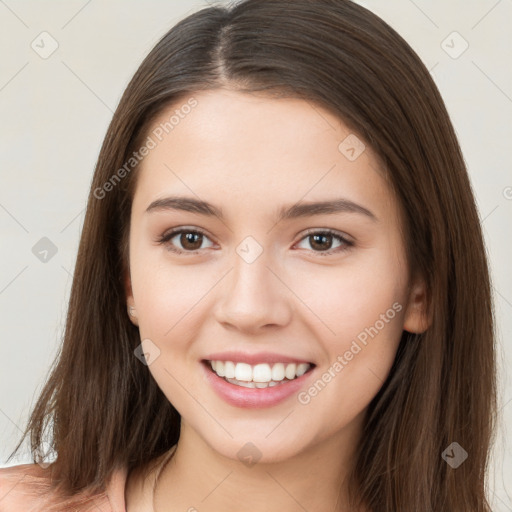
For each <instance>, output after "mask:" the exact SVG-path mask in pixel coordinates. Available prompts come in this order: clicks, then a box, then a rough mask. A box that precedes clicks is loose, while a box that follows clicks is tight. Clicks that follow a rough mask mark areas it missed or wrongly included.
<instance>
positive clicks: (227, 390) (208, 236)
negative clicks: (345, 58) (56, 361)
mask: <svg viewBox="0 0 512 512" xmlns="http://www.w3.org/2000/svg"><path fill="white" fill-rule="evenodd" d="M191 97H193V98H194V100H193V101H192V102H189V105H193V107H191V108H184V107H183V105H185V104H186V101H187V99H185V100H184V101H183V102H182V103H180V104H176V105H174V106H173V107H172V108H169V109H167V110H166V111H165V112H162V114H161V116H160V118H159V119H157V120H156V121H155V123H154V126H153V127H152V129H151V130H150V132H148V135H149V137H151V139H152V141H153V142H150V143H148V147H149V146H154V147H152V148H151V149H150V150H149V152H148V154H147V155H146V156H145V157H144V159H143V161H142V162H141V166H140V167H139V168H138V169H137V173H139V174H138V176H137V185H136V189H135V193H134V198H133V203H132V211H131V225H130V245H129V257H130V275H129V276H126V287H127V300H128V305H129V306H131V307H133V308H134V310H133V315H132V316H131V319H132V321H133V323H134V324H136V325H138V326H139V330H140V336H141V340H144V342H143V347H144V351H145V352H146V353H147V354H148V358H149V366H148V369H149V371H150V372H151V374H152V376H153V377H154V379H155V380H156V382H157V383H158V385H159V387H160V388H161V389H162V391H163V392H164V394H165V395H166V396H167V398H168V399H169V400H170V401H171V402H172V404H173V405H174V406H175V408H176V409H177V410H178V412H179V413H180V414H181V416H182V422H184V424H185V425H186V426H187V428H189V427H190V428H192V429H193V430H194V431H195V432H196V433H197V435H198V436H200V437H201V438H202V439H203V440H204V441H205V443H206V444H207V445H209V446H210V447H211V448H213V449H214V450H216V451H217V452H219V453H221V454H223V455H224V456H226V457H230V458H233V459H235V458H236V457H237V453H238V451H239V450H240V448H241V447H242V446H244V445H245V443H246V442H248V441H250V442H252V443H253V444H254V445H255V446H256V447H257V448H258V450H259V451H260V452H261V456H262V459H261V460H262V461H265V460H268V461H270V460H273V461H276V460H284V459H287V458H289V457H292V456H294V455H296V454H298V453H299V452H302V451H305V450H307V449H309V448H311V447H313V446H315V445H316V444H318V443H321V442H323V441H327V440H329V439H335V438H337V437H340V436H343V433H344V432H346V431H348V430H349V429H350V428H351V426H353V425H354V424H355V422H356V421H358V420H360V418H361V417H362V415H363V413H364V411H365V410H366V408H367V406H368V404H369V403H370V401H371V400H372V398H373V397H374V396H375V395H376V393H377V392H378V391H379V389H380V388H381V386H382V384H383V382H384V381H385V379H386V377H387V375H388V373H389V370H390V368H391V365H392V363H393V360H394V357H395V353H396V350H397V347H398V344H399V341H400V337H401V335H402V331H403V330H404V329H406V330H409V331H411V332H420V331H422V330H424V329H425V328H426V324H425V320H424V315H423V312H422V297H423V287H422V286H421V283H420V284H418V283H411V282H409V281H408V278H407V276H408V272H407V262H406V260H405V252H404V243H403V240H402V239H401V235H400V217H399V210H398V205H397V203H396V200H395V198H394V197H393V195H392V192H391V190H390V188H389V186H388V184H387V182H386V180H385V179H384V175H383V171H382V169H381V168H380V167H379V162H378V160H377V158H376V156H375V155H374V154H373V153H372V150H371V148H370V147H369V146H368V145H366V146H365V147H364V146H362V145H361V144H362V142H361V141H360V140H359V139H357V138H355V135H354V134H352V133H351V131H350V130H349V129H348V128H347V127H346V126H345V125H344V124H343V123H342V122H341V121H340V120H339V119H338V118H337V117H336V116H334V115H333V114H331V113H329V112H328V111H326V110H324V109H322V108H320V107H318V106H315V107H313V106H312V105H311V104H310V103H309V102H305V101H303V100H298V99H269V98H264V97H262V96H257V95H248V94H243V93H239V92H234V91H228V90H215V91H201V92H199V93H196V94H193V95H191ZM176 110H178V111H179V113H180V115H177V116H175V118H174V121H173V127H172V130H170V129H169V125H167V131H168V133H166V132H165V130H162V124H163V123H165V122H169V119H170V117H171V116H172V115H173V114H174V112H175V111H176ZM162 132H163V133H162ZM347 137H348V139H347ZM160 139H161V140H160ZM148 140H149V139H148ZM153 143H155V144H153ZM169 198H174V199H176V198H178V199H179V198H186V199H189V202H181V203H180V202H179V201H170V200H169ZM333 201H334V202H337V207H335V206H336V203H333V204H331V206H325V205H324V207H320V206H317V207H316V208H313V207H310V205H311V204H312V203H324V202H333ZM194 202H206V203H208V204H209V205H210V208H207V207H205V206H204V205H203V206H197V205H196V206H193V203H194ZM308 205H309V206H308ZM333 205H334V206H333ZM283 212H287V213H284V214H283ZM280 214H283V215H280ZM227 351H229V352H234V353H235V354H236V355H238V356H239V358H240V361H246V362H249V363H252V364H251V365H250V366H249V368H250V370H251V372H252V373H251V375H252V376H253V378H256V375H255V374H256V373H258V372H259V373H258V375H263V376H264V375H265V374H266V372H267V369H266V368H265V364H264V362H265V361H267V364H268V368H269V370H270V375H271V377H272V378H274V377H275V382H280V384H277V385H274V386H271V387H267V388H265V389H263V388H254V389H253V388H251V389H249V388H247V387H243V386H242V387H241V386H237V385H235V384H231V383H228V382H226V381H225V380H224V379H223V378H222V377H218V376H216V375H215V374H213V372H212V371H211V367H210V365H208V364H207V363H205V362H204V361H205V360H210V359H211V356H212V354H214V353H220V352H227ZM251 356H255V358H253V359H251ZM265 356H271V357H270V359H268V360H267V359H265ZM272 356H274V360H273V362H272ZM221 357H222V358H224V359H225V361H227V360H231V361H233V358H235V356H233V355H231V356H229V359H228V356H225V355H223V356H221ZM258 358H260V360H259V359H258ZM287 359H288V361H287ZM282 360H284V361H282ZM279 361H281V362H282V363H283V364H282V367H283V369H284V371H285V372H286V371H287V368H288V367H289V365H290V364H291V363H290V361H297V362H298V363H299V362H300V361H302V370H305V369H306V370H307V371H306V373H304V374H303V375H302V376H300V378H295V379H292V380H291V381H290V382H288V381H285V382H284V383H283V381H279V380H278V378H279V373H280V371H281V370H280V367H277V368H278V369H277V370H275V373H272V372H273V370H274V369H273V367H274V366H276V365H279V364H280V363H279ZM304 362H307V363H312V365H311V367H309V366H304ZM284 363H286V364H284ZM141 364H142V363H141ZM216 365H217V370H218V371H219V372H220V373H221V374H222V373H223V372H224V373H225V372H228V371H231V369H230V370H228V366H229V363H228V364H223V365H221V366H222V367H223V369H220V370H219V366H218V363H216ZM232 366H234V365H232ZM232 366H230V368H231V367H232ZM238 366H240V368H241V369H240V368H238ZM256 366H259V370H256ZM297 369H298V367H296V370H297ZM246 370H247V365H237V366H236V367H235V371H236V372H237V373H236V376H237V378H239V380H243V379H245V378H247V377H246V374H244V372H245V371H246ZM288 371H289V372H293V368H292V369H289V368H288ZM299 373H300V372H299ZM290 375H291V376H293V375H292V373H290ZM249 378H250V377H249ZM258 379H259V377H258ZM281 386H282V388H281ZM288 388H289V389H288ZM292 412H293V414H291V413H292ZM182 425H183V424H182ZM276 425H279V426H278V427H276ZM182 428H183V426H182Z"/></svg>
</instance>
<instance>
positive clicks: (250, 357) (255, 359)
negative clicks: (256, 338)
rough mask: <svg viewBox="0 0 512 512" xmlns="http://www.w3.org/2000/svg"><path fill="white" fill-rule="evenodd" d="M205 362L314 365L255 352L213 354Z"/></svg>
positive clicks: (277, 355) (299, 360)
mask: <svg viewBox="0 0 512 512" xmlns="http://www.w3.org/2000/svg"><path fill="white" fill-rule="evenodd" d="M205 360H207V361H232V362H233V363H247V364H250V365H252V366H253V365H256V364H258V363H268V364H272V363H298V364H301V363H309V364H311V365H314V363H312V362H311V361H306V360H305V359H300V358H297V357H290V356H285V355H283V354H275V353H272V352H257V353H255V354H247V353H244V352H240V351H228V352H215V353H214V354H210V355H208V356H206V357H205Z"/></svg>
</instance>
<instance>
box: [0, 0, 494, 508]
mask: <svg viewBox="0 0 512 512" xmlns="http://www.w3.org/2000/svg"><path fill="white" fill-rule="evenodd" d="M493 329H494V327H493V307H492V303H491V295H490V282H489V272H488V264H487V261H486V254H485V248H484V243H483V237H482V232H481V228H480V224H479V218H478V214H477V210H476V207H475V200H474V197H473V194H472V191H471V187H470V182H469V179H468V175H467V171H466V169H465V165H464V161H463V158H462V155H461V152H460V148H459V145H458V142H457V140H456V137H455V134H454V130H453V127H452V125H451V123H450V120H449V117H448V114H447V112H446V109H445V106H444V104H443V101H442V99H441V97H440V95H439V92H438V90H437V88H436V86H435V84H434V82H433V81H432V79H431V77H430V75H429V72H428V71H427V69H425V66H424V65H423V64H422V63H421V61H420V59H419V58H418V57H417V55H416V54H415V53H414V52H413V51H412V50H411V48H410V47H409V46H408V44H407V43H406V42H405V41H404V40H403V39H402V38H401V37H400V36H399V35H398V34H397V33H396V32H395V31H394V30H393V29H391V28H390V27H389V26H388V25H387V24H386V23H384V22H383V21H382V20H380V19H379V18H378V17H376V16H375V15H373V14H372V13H371V12H369V11H368V10H366V9H364V8H363V7H360V6H358V5H356V4H354V3H352V2H349V1H345V0H314V1H313V0H296V1H294V2H288V1H285V0H271V1H270V0H245V1H242V2H239V3H238V4H236V5H234V6H231V7H230V8H224V7H211V8H207V9H203V10H201V11H199V12H197V13H195V14H193V15H191V16H189V17H187V18H186V19H184V20H183V21H181V22H180V23H178V24H177V25H176V26H175V27H174V28H172V30H170V31H169V32H168V33H167V34H166V35H165V36H164V37H163V38H162V39H161V41H159V43H158V44H157V45H156V47H155V48H154V49H153V50H152V51H151V53H150V54H149V55H148V57H147V58H146V59H145V60H144V62H143V63H142V65H141V66H140V68H139V69H138V71H137V72H136V74H135V76H134V77H133V79H132V81H131V82H130V84H129V85H128V87H127V89H126V91H125V93H124V95H123V97H122V99H121V102H120V104H119V106H118V108H117V110H116V112H115V114H114V117H113V119H112V122H111V125H110V127H109V129H108V132H107V134H106V137H105V141H104V144H103V147H102V149H101V152H100V155H99V159H98V163H97V166H96V171H95V174H94V179H93V183H92V186H91V190H90V196H89V201H88V206H87V213H86V217H85V221H84V227H83V231H82V237H81V242H80V247H79V251H78V257H77V262H76V267H75V273H74V279H73V287H72V291H71V298H70V304H69V311H68V317H67V324H66V332H65V339H64V343H63V348H62V352H61V354H60V355H59V357H58V360H57V361H56V365H55V367H54V369H53V370H52V372H51V375H50V378H49V380H48V382H47V384H46V386H45V388H44V390H43V392H42V394H41V396H40V398H39V400H38V402H37V404H36V406H35V408H34V410H33V411H32V415H31V418H30V422H29V424H28V425H27V430H26V432H25V435H28V434H30V439H31V443H32V450H33V453H34V462H35V463H36V464H29V465H22V466H15V467H13V468H8V469H4V470H2V471H1V473H0V474H1V482H2V492H3V495H4V498H3V500H2V501H0V507H3V508H0V510H2V511H11V510H19V509H20V508H23V509H29V508H30V507H31V506H33V507H34V510H97V509H100V510H109V509H110V510H128V511H129V512H132V511H143V512H152V511H169V512H170V511H176V510H184V511H185V510H188V511H196V510H197V511H200V512H203V511H219V510H222V511H228V512H229V511H235V510H236V511H239V510H250V511H251V512H259V511H264V510H265V511H267V510H280V511H297V510H309V511H313V510H335V511H348V510H354V511H365V512H399V511H400V512H402V511H415V512H421V511H425V512H427V511H429V512H432V511H435V512H441V511H442V512H460V511H465V512H469V511H471V512H477V511H478V512H480V511H481V512H484V511H485V512H489V511H490V507H489V504H488V501H487V498H486V492H485V489H486V475H487V472H486V471H487V463H488V457H489V452H490V447H491V441H492V435H493V426H494V422H495V414H496V403H495V401H496V389H495V388H496V383H495V355H494V330H493ZM48 432H49V433H50V436H48V437H47V436H46V434H47V433H48ZM45 442H48V443H50V444H51V447H52V451H54V452H55V453H56V454H57V458H56V460H55V461H54V462H53V463H51V464H49V465H47V464H44V463H42V462H43V461H44V460H45V459H44V457H43V456H44V453H43V452H44V450H43V447H44V446H46V445H45V444H44V443H45ZM17 448H19V445H18V447H17ZM37 463H40V464H39V465H38V464H37Z"/></svg>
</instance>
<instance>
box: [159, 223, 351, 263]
mask: <svg viewBox="0 0 512 512" xmlns="http://www.w3.org/2000/svg"><path fill="white" fill-rule="evenodd" d="M181 233H188V234H196V235H202V236H204V237H207V238H209V237H208V235H207V234H206V233H205V232H204V231H202V230H200V229H197V228H194V229H186V228H185V229H184V228H177V229H173V230H171V231H169V232H168V233H165V234H163V235H162V236H161V237H160V238H159V239H158V240H157V243H158V244H160V245H166V246H167V249H168V250H169V251H171V252H174V253H176V254H188V255H193V254H197V253H198V252H200V250H201V249H196V250H195V251H185V250H183V249H178V248H176V247H175V246H171V244H169V243H168V242H169V241H170V240H171V239H172V238H174V237H175V236H176V235H179V234H181ZM313 235H331V236H332V237H333V238H336V239H337V240H338V241H339V242H341V243H342V244H343V245H342V246H340V247H336V248H335V249H329V250H328V251H312V252H314V253H317V254H318V255H319V256H330V255H332V254H335V253H342V252H345V251H348V250H349V249H350V248H352V247H353V246H354V242H351V241H350V240H347V239H346V238H345V237H343V236H342V235H340V234H339V233H338V232H337V231H334V230H332V229H322V230H320V229H315V230H313V229H312V230H308V231H306V233H305V234H304V236H303V237H302V238H301V239H300V240H299V242H301V241H302V240H304V239H306V238H308V237H310V236H313Z"/></svg>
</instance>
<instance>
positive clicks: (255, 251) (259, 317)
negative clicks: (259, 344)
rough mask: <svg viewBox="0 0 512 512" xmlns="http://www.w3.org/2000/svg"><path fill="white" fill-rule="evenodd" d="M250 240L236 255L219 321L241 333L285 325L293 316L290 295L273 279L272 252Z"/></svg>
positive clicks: (222, 300)
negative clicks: (269, 325) (237, 329)
mask: <svg viewBox="0 0 512 512" xmlns="http://www.w3.org/2000/svg"><path fill="white" fill-rule="evenodd" d="M247 238H248V239H246V240H245V241H243V242H242V243H241V244H239V246H238V247H237V248H236V251H235V253H234V254H233V259H232V267H233V269H232V271H231V272H230V273H229V275H228V276H227V279H226V284H225V287H224V288H223V289H222V292H221V293H222V297H221V299H220V300H219V306H218V308H217V319H218V320H219V321H220V322H222V323H229V324H232V325H234V326H237V327H238V328H240V329H256V328H258V327H261V326H264V325H268V324H284V323H286V322H287V321H288V320H289V315H290V305H289V303H288V301H289V300H290V296H289V293H287V290H286V287H285V286H284V285H283V283H281V282H280V280H279V279H278V278H277V277H276V276H275V275H274V272H276V270H275V269H274V268H273V267H274V266H275V265H274V264H273V263H272V261H271V260H272V255H271V253H270V251H267V250H263V247H262V246H261V245H260V244H257V242H256V243H255V240H254V239H252V240H251V239H250V238H251V237H247ZM256 244H257V245H256ZM274 263H275V262H274ZM268 267H270V268H272V271H271V270H270V268H268Z"/></svg>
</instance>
